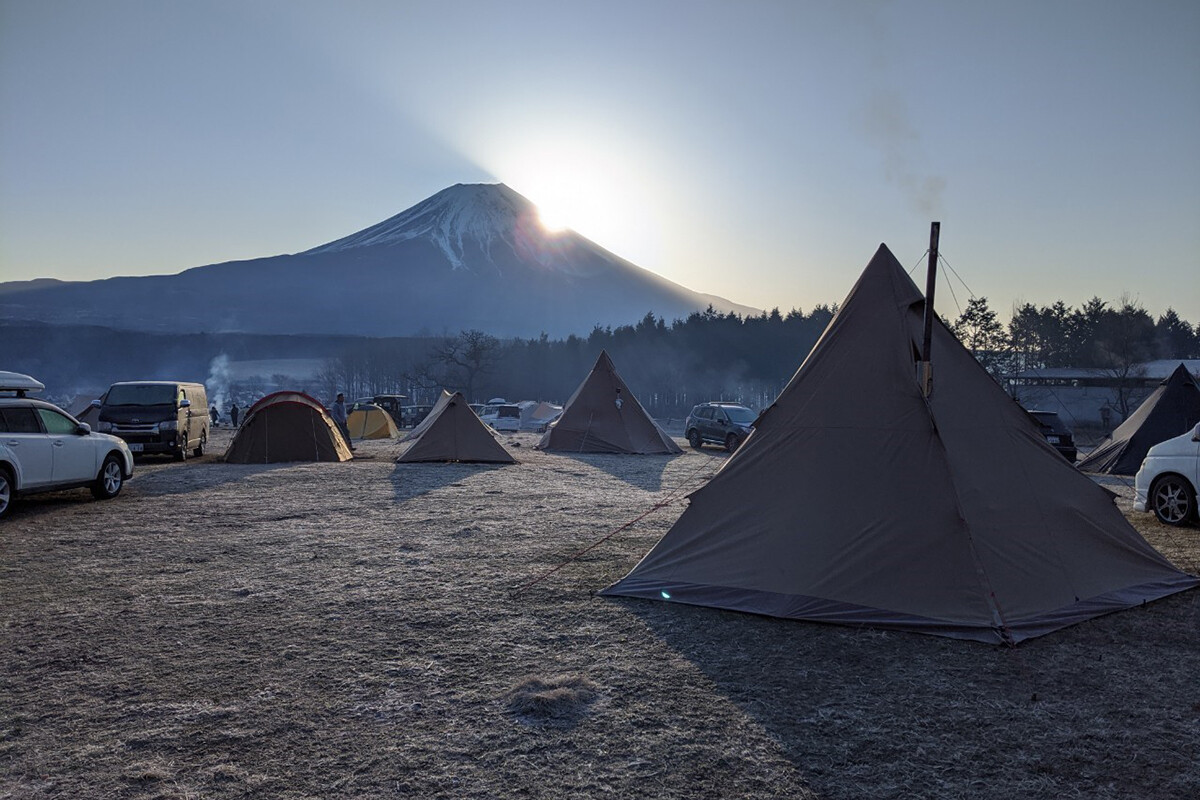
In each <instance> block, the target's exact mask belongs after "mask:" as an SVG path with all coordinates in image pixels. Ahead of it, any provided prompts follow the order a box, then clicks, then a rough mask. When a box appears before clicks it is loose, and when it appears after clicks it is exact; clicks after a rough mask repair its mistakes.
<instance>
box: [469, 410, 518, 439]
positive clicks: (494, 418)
mask: <svg viewBox="0 0 1200 800" xmlns="http://www.w3.org/2000/svg"><path fill="white" fill-rule="evenodd" d="M479 419H480V420H482V421H483V423H484V424H485V425H490V426H491V427H492V429H493V430H497V431H504V432H506V433H515V432H516V431H519V430H521V407H520V406H519V405H517V404H516V403H489V404H487V405H486V406H484V407H483V411H482V413H480V414H479Z"/></svg>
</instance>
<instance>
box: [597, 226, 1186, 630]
mask: <svg viewBox="0 0 1200 800" xmlns="http://www.w3.org/2000/svg"><path fill="white" fill-rule="evenodd" d="M923 311H924V298H923V297H922V295H921V293H920V291H919V290H918V289H917V287H916V285H915V284H914V283H913V282H912V280H911V279H910V278H909V277H908V275H906V274H905V271H904V269H903V267H901V265H900V264H899V262H897V261H896V259H895V257H893V255H892V254H891V252H889V251H888V249H887V248H886V247H884V246H881V247H880V248H879V251H878V252H877V253H876V255H875V257H874V258H873V259H872V260H871V262H870V264H869V265H868V266H867V268H866V270H865V271H864V272H863V274H862V276H861V278H860V279H859V281H858V283H857V284H856V285H855V286H854V288H853V289H852V290H851V292H850V294H849V296H848V297H847V298H846V300H845V302H844V303H843V304H842V305H841V307H840V309H839V311H838V313H837V315H836V316H835V317H834V318H833V320H832V321H831V322H830V323H829V326H828V327H827V328H826V330H825V332H824V334H823V335H822V337H821V339H820V341H818V342H817V344H816V346H815V347H814V348H813V350H812V352H811V353H810V354H809V356H808V358H807V359H805V361H804V363H803V364H802V365H801V367H800V369H799V370H798V371H797V372H796V374H795V375H794V376H793V377H792V379H791V381H790V382H789V383H788V385H787V386H786V387H785V388H784V390H783V392H782V393H781V394H780V395H779V397H778V398H777V399H776V401H775V403H774V404H772V405H771V406H770V407H769V408H768V409H767V410H766V411H764V412H763V414H762V415H761V416H760V417H759V419H758V422H757V423H756V428H755V431H754V432H753V433H751V435H750V436H749V438H748V439H747V440H746V442H745V443H744V444H743V445H742V446H741V448H739V450H738V451H737V452H736V453H735V454H734V455H733V456H731V457H730V458H729V460H728V461H726V462H725V464H724V465H723V466H722V468H721V470H720V471H719V472H718V473H717V474H716V475H715V476H714V477H713V479H712V480H711V481H709V483H708V484H707V485H705V486H704V487H703V488H701V489H699V490H698V491H696V492H695V493H693V494H692V495H691V496H690V503H689V505H688V507H687V509H686V510H685V511H684V513H683V515H682V516H681V517H680V518H679V520H678V521H677V522H676V523H675V525H674V526H673V527H672V528H671V529H670V530H669V531H668V532H667V534H666V535H665V536H664V537H663V538H662V539H661V540H660V541H659V542H658V543H657V544H656V545H655V546H654V547H653V549H651V550H650V552H649V553H648V554H647V555H646V556H645V557H644V558H643V559H642V560H641V562H640V563H639V564H637V566H635V567H634V568H633V570H632V571H631V572H630V573H629V574H628V575H626V576H625V577H624V578H622V579H621V580H619V581H617V582H616V583H615V584H613V585H612V586H610V587H608V588H607V589H605V590H604V591H603V592H602V593H603V594H606V595H625V596H630V597H644V598H654V599H658V600H664V599H668V600H669V601H671V602H680V603H690V604H696V605H705V606H715V607H718V608H727V609H734V610H738V611H749V612H754V613H758V614H766V615H770V616H776V617H787V618H795V619H806V620H814V621H820V622H836V623H843V624H856V625H866V626H870V627H875V628H892V629H899V630H906V631H916V632H921V633H931V634H938V635H941V636H948V637H953V638H959V639H973V640H978V641H983V642H992V643H1005V642H1007V643H1016V642H1019V641H1021V640H1024V639H1027V638H1030V637H1033V636H1040V635H1042V634H1045V633H1049V632H1050V631H1053V630H1056V629H1058V628H1062V627H1064V626H1066V625H1070V624H1073V623H1076V622H1080V621H1082V620H1085V619H1088V618H1090V617H1094V616H1097V615H1099V614H1104V613H1107V612H1110V611H1116V610H1119V609H1123V608H1128V607H1131V606H1136V605H1139V604H1141V603H1143V602H1145V601H1148V600H1154V599H1157V598H1160V597H1163V596H1165V595H1168V594H1171V593H1173V592H1178V591H1181V590H1183V589H1187V588H1190V587H1193V586H1196V585H1197V583H1198V582H1200V581H1198V580H1197V579H1196V578H1194V577H1192V576H1189V575H1186V574H1185V573H1183V572H1181V571H1180V570H1178V569H1176V568H1175V567H1174V566H1172V565H1171V564H1170V562H1168V561H1167V560H1166V559H1165V558H1164V557H1163V556H1162V555H1160V554H1159V553H1158V551H1156V550H1155V549H1154V548H1153V547H1151V546H1150V545H1149V544H1148V543H1147V542H1146V541H1145V540H1144V539H1143V538H1142V537H1141V536H1140V535H1139V534H1138V533H1137V531H1136V530H1134V529H1133V527H1132V526H1131V525H1130V524H1129V522H1128V521H1127V520H1126V519H1125V517H1124V516H1123V515H1122V513H1121V511H1120V510H1119V509H1118V508H1117V507H1116V506H1115V505H1114V504H1113V502H1112V499H1111V498H1110V497H1109V495H1108V494H1107V493H1106V492H1105V491H1104V490H1103V489H1102V488H1100V487H1099V486H1098V485H1097V484H1096V483H1094V482H1093V481H1092V480H1091V479H1090V478H1088V477H1087V476H1086V475H1083V474H1081V473H1079V472H1078V471H1077V470H1076V469H1075V468H1074V467H1073V466H1071V465H1070V464H1068V463H1067V462H1066V461H1064V460H1063V458H1062V457H1061V456H1060V455H1058V453H1057V452H1055V450H1054V448H1053V447H1051V446H1050V445H1049V444H1047V443H1046V441H1045V439H1044V438H1043V437H1042V436H1041V434H1040V433H1038V431H1037V429H1036V427H1035V426H1034V425H1033V423H1032V422H1031V421H1030V419H1029V416H1028V415H1027V414H1026V413H1025V411H1024V410H1022V409H1021V408H1020V406H1018V405H1017V404H1016V402H1015V401H1013V400H1012V399H1011V398H1010V397H1008V396H1007V395H1006V394H1005V393H1004V391H1003V389H1001V388H1000V386H999V384H997V383H996V381H994V380H993V379H992V378H991V377H990V376H989V375H988V374H987V372H985V371H984V369H983V368H982V367H981V366H980V365H979V363H978V362H977V361H976V360H975V359H974V358H973V357H972V355H971V354H970V352H968V351H967V350H966V349H965V348H964V347H963V346H962V345H961V344H959V342H958V340H957V339H955V338H954V335H953V334H952V333H951V332H950V331H949V329H948V328H946V326H945V325H943V324H942V323H941V321H940V320H938V319H937V318H935V320H934V325H933V334H934V336H933V347H932V351H933V356H932V362H933V390H932V393H931V395H930V396H928V397H926V396H925V394H924V393H923V391H922V389H921V387H920V385H919V383H918V380H917V372H916V360H917V359H916V354H917V353H919V352H920V348H921V346H922V339H923V336H922V328H923V325H922V315H923Z"/></svg>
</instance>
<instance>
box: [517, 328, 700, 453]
mask: <svg viewBox="0 0 1200 800" xmlns="http://www.w3.org/2000/svg"><path fill="white" fill-rule="evenodd" d="M538 448H539V449H541V450H564V451H569V452H572V453H637V454H651V453H672V454H673V453H682V452H683V450H682V449H681V448H680V447H679V445H677V444H675V440H674V439H672V438H671V437H670V436H668V435H667V434H666V433H665V432H664V431H663V429H662V428H660V427H658V423H656V422H655V421H654V420H653V419H652V418H651V417H650V415H649V414H647V413H646V409H644V408H642V404H641V403H639V402H638V400H637V398H636V397H634V396H633V392H631V391H629V387H628V386H626V385H625V381H623V380H621V376H620V375H618V374H617V369H616V367H614V366H613V362H612V359H611V358H609V357H608V352H607V351H601V352H600V357H599V358H597V359H596V365H595V366H594V367H592V371H591V372H590V373H588V376H587V377H586V378H585V379H584V381H583V383H581V384H580V385H579V388H578V389H576V390H575V394H573V395H571V399H570V400H568V401H567V405H566V406H565V407H564V408H563V412H562V415H561V416H560V417H559V418H558V420H557V421H556V422H554V423H553V424H552V425H551V426H550V427H549V428H548V429H547V430H546V434H545V435H544V436H543V437H542V440H541V441H540V442H539V443H538Z"/></svg>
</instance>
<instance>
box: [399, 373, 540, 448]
mask: <svg viewBox="0 0 1200 800" xmlns="http://www.w3.org/2000/svg"><path fill="white" fill-rule="evenodd" d="M404 441H406V442H411V444H410V445H409V447H408V449H407V450H405V451H404V454H403V455H401V456H400V457H399V458H397V459H396V461H397V462H399V463H407V462H413V461H478V462H487V463H496V464H515V463H517V460H516V459H515V458H513V457H512V455H511V454H510V453H509V452H508V451H507V450H505V449H504V445H502V444H500V442H498V441H497V440H496V435H495V434H494V433H492V431H491V429H490V428H488V426H487V425H485V424H484V423H483V421H482V420H480V419H479V417H478V416H476V414H475V412H474V411H472V410H471V406H470V404H468V403H467V400H466V398H464V397H463V396H462V393H461V392H455V393H454V394H450V392H447V391H445V390H443V391H442V396H441V397H439V398H438V401H437V404H436V405H435V406H434V407H433V410H432V411H430V412H429V415H428V416H427V417H425V419H423V420H422V421H421V424H420V425H418V426H417V427H415V428H413V429H412V431H411V432H410V433H409V434H408V436H406V437H404Z"/></svg>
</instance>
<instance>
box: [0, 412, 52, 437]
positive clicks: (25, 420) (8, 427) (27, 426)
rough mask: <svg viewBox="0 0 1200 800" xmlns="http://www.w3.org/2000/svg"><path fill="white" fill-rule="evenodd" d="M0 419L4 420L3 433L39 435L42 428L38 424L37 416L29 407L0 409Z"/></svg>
mask: <svg viewBox="0 0 1200 800" xmlns="http://www.w3.org/2000/svg"><path fill="white" fill-rule="evenodd" d="M0 417H3V419H4V426H3V427H4V432H5V433H41V432H42V426H41V425H39V424H38V420H37V415H36V414H34V413H33V409H32V408H31V407H29V406H10V407H9V408H0Z"/></svg>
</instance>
